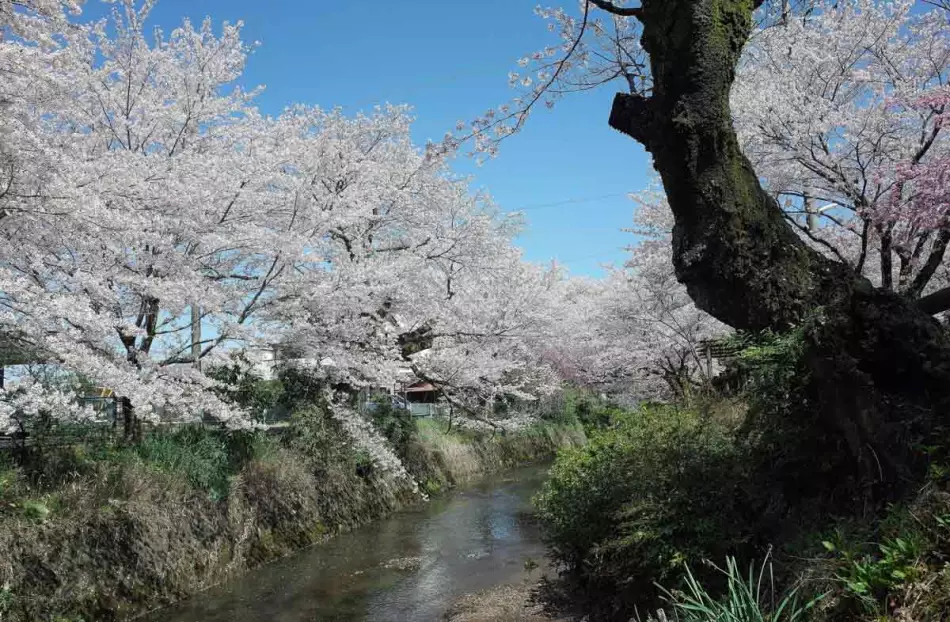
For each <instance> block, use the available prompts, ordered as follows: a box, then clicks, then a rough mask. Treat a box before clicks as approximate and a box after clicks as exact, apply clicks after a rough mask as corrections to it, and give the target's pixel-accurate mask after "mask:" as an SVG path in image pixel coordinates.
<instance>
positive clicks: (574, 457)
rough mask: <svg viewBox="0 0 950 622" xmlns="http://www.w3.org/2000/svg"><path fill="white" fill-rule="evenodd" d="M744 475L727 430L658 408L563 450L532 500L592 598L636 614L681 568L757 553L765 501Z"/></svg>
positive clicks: (559, 554)
mask: <svg viewBox="0 0 950 622" xmlns="http://www.w3.org/2000/svg"><path fill="white" fill-rule="evenodd" d="M747 473H748V470H747V465H746V464H745V462H744V460H743V458H742V455H741V452H740V451H739V448H738V446H737V444H736V442H735V441H734V438H733V434H732V430H731V429H730V428H728V427H726V426H724V425H723V424H721V423H718V422H717V421H715V420H712V419H707V418H704V417H703V416H702V415H701V414H699V413H697V412H696V411H694V410H689V409H684V408H678V407H674V406H661V405H653V406H648V407H642V408H641V409H640V410H638V411H636V412H634V413H630V414H628V415H625V416H623V417H621V418H620V419H619V420H617V421H616V422H615V423H614V426H613V427H612V428H610V429H609V430H606V431H603V432H600V433H596V434H594V435H593V437H592V439H591V441H590V442H589V443H588V444H587V446H585V447H582V448H579V449H573V450H570V451H567V452H564V453H562V455H560V456H559V458H558V460H557V462H556V463H555V465H554V467H553V468H552V470H551V478H550V480H549V481H548V482H547V483H546V485H545V486H544V488H543V489H542V491H541V493H540V494H539V495H538V496H537V498H536V500H535V503H536V506H537V508H538V513H539V517H540V519H541V522H542V525H543V527H544V533H545V538H546V540H547V543H548V546H549V550H550V552H551V553H552V555H553V557H554V559H555V561H557V562H559V563H561V564H563V565H564V566H565V567H566V568H567V570H568V575H569V576H570V579H571V580H572V581H576V582H577V585H578V586H579V587H580V588H581V590H582V591H583V592H584V593H585V594H586V595H587V596H588V597H590V599H591V601H592V602H594V601H598V602H599V604H602V605H607V606H609V607H611V608H616V609H617V610H618V611H620V612H622V611H631V612H632V607H633V606H634V605H636V604H637V603H644V602H650V601H654V600H655V599H656V597H657V596H658V594H657V592H656V590H655V586H654V582H661V583H662V582H669V581H672V580H674V579H676V578H678V577H679V576H680V575H681V574H682V571H683V564H684V563H685V562H688V561H699V560H701V559H706V558H716V557H718V558H722V557H724V556H725V555H726V554H727V553H735V552H737V551H740V552H742V551H746V552H750V553H753V554H754V552H755V548H754V545H755V544H756V541H755V539H754V538H753V535H754V534H756V533H757V528H756V527H757V525H756V523H757V521H758V517H759V514H760V512H761V507H759V506H760V505H761V501H760V500H759V498H758V496H757V495H755V494H754V493H753V492H752V491H751V490H750V486H749V479H748V476H747ZM716 579H719V578H718V577H713V580H714V581H715V580H716Z"/></svg>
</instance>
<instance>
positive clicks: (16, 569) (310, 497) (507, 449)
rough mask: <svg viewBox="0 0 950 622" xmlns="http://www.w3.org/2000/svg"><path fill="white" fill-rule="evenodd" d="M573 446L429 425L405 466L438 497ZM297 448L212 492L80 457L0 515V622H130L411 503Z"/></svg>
mask: <svg viewBox="0 0 950 622" xmlns="http://www.w3.org/2000/svg"><path fill="white" fill-rule="evenodd" d="M305 440H307V439H305ZM583 441H584V435H583V431H582V430H581V428H580V427H578V426H555V425H542V426H536V427H533V428H529V429H527V430H524V431H522V432H519V433H517V434H514V433H511V434H507V435H500V434H495V435H491V434H485V435H478V436H473V435H470V434H468V435H465V434H454V433H448V434H447V433H442V432H440V431H439V429H438V428H437V426H433V425H429V426H426V427H425V428H423V429H421V430H420V433H419V434H418V435H416V438H414V439H413V441H412V444H411V445H410V446H409V448H408V451H407V452H406V456H405V458H406V459H405V460H404V464H405V466H406V468H407V470H408V471H409V473H410V474H412V476H413V478H414V479H415V480H416V481H418V482H419V483H420V484H421V485H422V487H423V488H424V489H425V490H427V491H429V492H430V493H438V492H441V491H443V490H447V489H450V488H453V487H455V486H457V485H458V484H460V483H462V482H464V481H467V480H469V479H470V478H472V477H475V476H477V475H478V474H481V473H490V472H496V471H500V470H503V469H505V468H510V467H513V466H516V465H519V464H525V463H529V462H535V461H544V460H548V459H550V458H552V457H553V455H554V454H555V453H556V451H557V450H558V449H559V448H560V447H564V446H569V445H576V444H579V443H582V442H583ZM319 446H320V447H323V445H319ZM308 447H309V445H308V444H307V443H303V442H296V441H295V442H292V443H291V442H287V443H283V442H282V443H279V444H271V445H268V447H267V449H266V451H255V452H253V453H252V454H251V455H252V457H251V458H249V459H248V460H247V461H246V462H245V463H243V464H241V466H240V468H239V470H237V471H236V472H235V473H234V474H233V475H231V476H229V477H228V478H227V480H226V481H227V488H226V490H225V491H224V493H220V492H215V493H214V494H210V493H209V492H208V490H206V489H201V488H200V487H196V485H195V484H194V482H193V481H190V480H189V479H188V478H187V477H185V476H183V475H182V473H181V472H180V470H176V469H172V468H170V467H169V468H166V467H162V468H158V467H156V466H155V464H156V463H154V462H148V461H145V460H143V459H140V458H136V459H131V458H123V459H121V460H111V461H108V460H103V459H100V458H96V459H91V458H89V457H88V456H87V457H86V458H85V459H86V462H84V463H82V468H81V469H79V470H77V476H76V477H75V478H73V479H72V480H70V481H69V483H68V484H67V485H64V486H63V487H62V488H61V489H58V490H57V491H55V494H46V495H45V496H44V497H43V503H45V505H44V507H47V508H49V510H48V511H47V513H45V514H43V515H42V516H41V517H39V518H37V517H33V516H31V515H30V516H28V515H26V514H23V513H20V514H16V515H7V516H3V517H2V518H0V551H3V553H2V554H0V616H2V618H0V619H2V620H4V622H8V621H16V622H21V621H26V620H31V621H32V620H57V622H78V621H80V620H82V621H84V622H90V621H92V620H95V621H97V622H98V621H103V622H112V621H118V620H126V619H130V618H132V617H135V616H137V615H140V614H143V613H145V612H147V611H150V610H154V609H157V608H160V607H164V606H168V605H170V604H172V603H175V602H177V601H180V600H182V599H185V598H187V597H189V596H192V595H194V594H196V593H198V592H201V591H203V590H206V589H208V588H209V587H212V586H214V585H218V584H221V583H222V582H224V581H228V580H233V579H234V578H236V577H239V576H240V575H242V574H244V573H245V572H247V571H248V570H249V569H252V568H256V567H258V566H261V565H263V564H265V563H268V562H272V561H274V560H277V559H280V558H284V557H286V556H288V555H290V554H291V553H294V552H297V551H300V550H301V549H305V548H307V547H310V546H312V545H314V544H317V543H320V542H325V541H327V540H328V539H330V538H332V537H334V536H338V535H339V534H342V533H346V532H349V531H351V530H353V529H355V528H357V527H359V526H361V525H365V524H367V523H369V522H371V521H374V520H378V519H380V518H381V517H383V516H387V515H389V514H391V513H393V512H394V511H396V510H399V509H402V508H407V507H412V506H415V505H417V504H418V503H419V501H420V495H419V493H418V492H416V486H415V483H414V482H413V481H410V480H409V479H407V478H401V477H398V476H394V475H392V474H391V473H390V472H388V471H382V470H379V469H372V468H366V465H365V462H359V461H356V462H354V460H353V459H352V457H350V458H345V459H344V458H339V459H336V458H334V459H333V460H327V459H325V457H326V456H324V455H322V454H321V455H320V456H315V455H313V453H312V452H310V453H308V451H310V450H308V449H307V448H308ZM321 451H324V450H321ZM326 452H331V449H326V451H325V453H326ZM341 455H342V454H341ZM0 493H2V491H0ZM476 589H478V588H476Z"/></svg>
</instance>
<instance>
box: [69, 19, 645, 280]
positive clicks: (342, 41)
mask: <svg viewBox="0 0 950 622" xmlns="http://www.w3.org/2000/svg"><path fill="white" fill-rule="evenodd" d="M558 2H561V3H562V4H564V5H567V3H571V2H573V0H548V3H549V4H557V3H558ZM536 3H537V1H536V0H343V1H341V0H309V1H307V0H159V2H158V5H157V7H156V9H155V10H154V12H153V13H152V17H151V22H152V23H153V24H156V25H160V26H162V28H163V29H165V30H166V32H167V31H170V30H171V29H172V28H174V27H175V26H176V25H178V24H179V23H180V21H181V18H182V17H184V16H188V17H190V18H191V19H192V20H193V21H195V22H200V21H201V20H202V19H203V18H204V17H205V16H206V15H210V16H211V17H212V19H213V20H214V22H215V24H216V25H219V24H220V22H222V21H225V20H227V21H231V22H234V21H237V20H243V21H244V23H245V29H244V31H243V32H244V39H245V40H246V41H255V40H257V41H260V43H261V45H260V47H259V48H257V50H256V51H255V52H254V54H253V55H252V56H251V57H250V59H249V62H248V66H247V71H246V73H245V79H244V81H243V82H244V84H245V85H246V86H255V85H261V84H263V85H265V86H266V90H265V91H264V93H263V94H262V95H261V97H260V99H259V100H258V104H259V105H260V106H261V108H262V109H263V110H264V111H265V112H266V113H270V114H277V113H279V112H280V111H281V110H282V109H283V108H284V107H285V106H287V105H288V104H291V103H304V104H318V105H320V106H322V107H333V106H342V107H343V108H344V110H346V111H347V112H356V111H358V110H361V109H364V110H367V109H370V108H371V107H372V106H373V105H375V104H382V103H385V102H390V103H397V104H410V105H412V106H413V107H414V109H415V113H416V117H417V122H416V124H415V127H414V130H413V134H414V138H415V140H416V141H417V142H419V143H423V142H424V141H425V140H426V139H427V138H432V139H440V138H441V137H442V135H443V134H444V133H445V132H446V131H447V130H450V129H452V128H453V127H454V125H455V123H456V122H457V121H459V120H465V121H469V120H471V119H473V118H475V117H476V116H478V115H479V114H481V113H482V112H484V111H485V110H486V109H488V108H490V107H497V106H498V105H500V104H503V103H505V102H507V101H508V100H509V99H510V98H511V97H512V96H513V95H514V91H513V90H512V89H510V88H509V87H508V82H507V75H508V72H509V71H511V70H513V69H516V61H517V59H518V58H520V57H522V56H525V55H528V54H530V53H531V52H534V51H536V50H538V49H541V48H542V47H544V46H545V45H547V44H550V43H556V41H553V35H552V34H551V33H549V32H548V31H547V29H546V28H545V25H544V22H543V21H542V20H541V19H540V18H538V17H537V16H535V15H534V13H533V7H534V6H535V4H536ZM85 12H86V14H87V15H88V16H96V15H101V14H102V13H103V6H102V4H101V2H100V1H99V0H88V2H87V6H86V9H85ZM618 86H619V84H618ZM614 90H615V87H614V86H613V85H608V86H607V87H605V88H601V89H600V90H598V91H593V92H588V93H580V94H576V95H574V96H573V97H569V98H566V99H564V100H562V101H561V102H560V103H559V104H558V105H557V107H555V108H554V110H546V109H540V110H537V111H536V112H535V113H534V115H532V118H531V119H530V120H529V123H528V124H527V126H526V128H525V129H524V131H523V132H522V133H521V134H520V135H516V136H513V137H511V138H508V139H506V141H505V142H504V143H503V144H502V147H501V152H500V155H499V156H498V157H497V158H496V159H494V160H491V161H488V162H487V163H485V164H484V165H483V166H482V167H476V166H475V165H474V162H473V161H472V160H471V159H469V158H465V157H460V158H459V159H458V160H457V161H456V163H455V169H456V170H457V171H459V172H462V173H472V174H474V175H475V181H474V187H478V188H485V189H487V190H488V191H489V192H490V193H491V194H492V196H493V197H494V198H495V200H496V202H497V203H498V204H499V206H500V207H501V208H502V209H504V210H512V211H513V210H517V209H520V208H528V209H526V210H525V212H524V213H525V216H526V219H527V221H528V228H527V231H526V232H525V234H524V235H523V236H521V238H519V240H518V243H519V245H521V246H522V247H523V248H524V249H525V257H526V258H527V259H528V260H531V261H538V262H542V261H549V260H550V259H552V258H557V259H558V260H559V261H560V262H561V263H563V264H565V265H566V266H567V267H568V268H569V269H570V271H571V273H573V274H590V275H600V274H602V270H601V268H600V264H602V263H605V262H619V261H622V260H623V258H624V255H625V254H624V252H623V251H622V248H623V247H624V246H626V245H628V244H630V243H632V242H634V238H633V236H631V235H630V234H628V233H623V232H621V231H620V229H621V228H622V227H626V226H629V224H630V218H631V214H632V210H633V203H632V201H630V200H629V199H628V198H627V197H626V193H628V192H631V191H636V190H639V189H641V188H643V187H645V185H646V184H647V182H648V180H649V177H650V170H651V169H650V161H649V157H648V156H647V155H646V153H645V152H644V151H643V149H642V148H640V146H639V145H637V144H636V143H635V142H634V141H633V140H631V139H629V138H627V137H625V136H622V135H620V134H619V133H617V132H614V131H613V130H612V129H610V128H609V127H608V126H607V116H608V113H609V111H610V102H611V100H612V98H613V92H614ZM574 199H578V200H577V201H573V202H570V203H563V202H565V201H570V200H574ZM552 203H562V204H560V205H550V204H552Z"/></svg>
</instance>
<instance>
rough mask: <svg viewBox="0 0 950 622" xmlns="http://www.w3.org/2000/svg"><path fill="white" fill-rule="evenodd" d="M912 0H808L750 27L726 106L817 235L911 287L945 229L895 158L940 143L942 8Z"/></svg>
mask: <svg viewBox="0 0 950 622" xmlns="http://www.w3.org/2000/svg"><path fill="white" fill-rule="evenodd" d="M913 6H914V2H913V0H903V1H901V2H886V3H885V2H878V1H873V0H848V1H845V2H830V1H827V2H815V3H811V4H810V6H808V10H806V11H796V12H792V13H790V14H786V15H785V19H783V20H777V21H778V23H774V22H775V21H776V20H773V24H772V25H770V26H767V27H762V28H760V29H759V30H757V31H756V32H754V33H753V34H752V37H751V39H750V43H749V45H747V46H746V49H745V52H744V55H743V59H742V61H741V62H740V65H739V70H738V74H737V79H736V85H735V88H734V89H733V91H732V109H733V111H734V118H735V123H736V129H737V131H738V132H739V136H740V139H741V141H742V145H743V149H744V150H745V152H746V153H747V154H748V155H749V157H750V158H751V159H752V161H753V164H754V165H755V167H756V171H757V172H758V173H759V174H760V175H761V176H762V177H764V178H765V180H766V187H767V189H768V190H769V191H770V192H772V193H773V194H775V195H776V196H777V198H778V199H779V201H780V203H781V204H782V205H783V207H784V209H785V214H786V216H787V218H788V221H789V222H790V223H791V224H792V225H793V226H794V227H795V228H796V229H797V230H798V231H799V232H800V233H801V234H802V235H803V236H804V237H805V238H806V239H807V240H808V241H809V242H811V243H812V244H813V245H814V246H815V248H817V249H819V250H821V251H822V252H825V253H826V254H828V255H829V256H831V257H833V258H835V259H837V260H839V261H843V262H846V263H847V264H849V265H851V266H852V267H853V268H854V269H855V270H856V271H858V272H859V273H862V274H865V275H866V276H868V277H869V278H871V279H872V281H874V282H875V283H876V284H878V285H880V286H882V287H884V288H885V289H888V290H896V291H900V292H902V293H904V294H905V295H907V296H909V297H911V298H918V297H919V296H920V295H921V293H923V292H924V291H925V289H927V287H928V285H931V281H932V279H933V277H934V275H935V274H936V270H937V268H938V267H939V266H940V265H941V264H942V260H943V256H944V252H945V250H946V247H947V244H948V242H950V230H948V229H947V224H946V217H945V215H944V214H942V213H940V212H939V210H937V211H934V210H933V209H926V208H923V206H922V203H921V202H920V201H917V200H911V196H912V195H915V194H917V193H918V192H919V191H918V190H915V189H914V187H915V186H919V185H920V184H914V183H912V182H911V178H910V177H908V175H907V173H906V170H908V169H913V168H915V167H917V166H918V165H920V166H923V167H926V165H927V163H928V162H930V161H931V160H940V159H942V158H945V157H946V154H947V153H948V151H950V139H948V137H947V135H946V133H945V132H943V131H942V122H941V113H942V110H943V106H942V104H941V103H940V101H939V99H934V98H921V94H923V93H927V92H928V90H930V89H932V88H935V87H936V88H939V87H940V86H941V85H944V84H946V82H947V79H948V78H950V30H948V27H947V26H948V21H947V16H948V14H947V13H945V12H944V11H941V10H938V9H933V10H930V11H912V8H913Z"/></svg>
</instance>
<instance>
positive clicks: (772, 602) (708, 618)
mask: <svg viewBox="0 0 950 622" xmlns="http://www.w3.org/2000/svg"><path fill="white" fill-rule="evenodd" d="M710 565H712V564H710ZM713 568H715V569H716V570H717V571H718V572H719V573H721V574H722V575H723V576H724V577H725V579H726V590H725V594H724V595H722V596H715V595H713V594H711V593H710V591H709V590H707V589H706V587H705V586H704V585H703V584H702V583H701V582H700V581H698V580H697V579H696V577H695V576H694V575H693V572H692V570H690V568H689V566H687V567H686V576H685V578H684V584H685V585H684V588H685V589H683V590H677V591H670V590H667V589H665V588H662V587H661V588H660V591H661V593H662V594H663V599H664V600H665V601H666V602H667V604H668V605H669V609H670V611H671V613H672V615H673V620H676V621H677V622H803V621H804V620H806V619H807V617H806V616H807V615H808V613H809V611H810V610H811V609H812V608H813V607H814V606H815V605H816V604H817V603H818V602H819V601H820V600H821V599H822V598H824V596H825V595H824V594H822V595H820V596H817V597H814V598H812V599H810V600H808V601H807V602H804V603H803V602H801V599H800V598H799V593H798V592H799V589H798V588H797V587H796V588H793V589H791V590H790V591H788V592H787V593H785V594H780V593H778V591H777V590H776V587H775V580H774V576H773V573H772V563H771V561H770V560H769V558H768V556H766V559H765V561H764V562H762V565H761V566H760V567H759V570H758V573H756V569H755V564H750V565H749V572H748V574H743V573H742V571H740V570H739V564H738V563H737V562H736V560H735V558H733V557H727V558H726V567H725V568H720V567H718V566H713Z"/></svg>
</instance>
